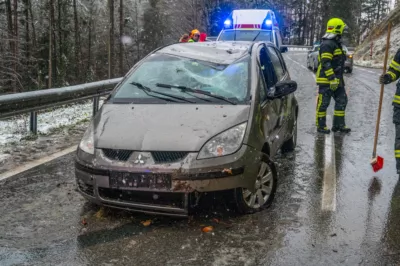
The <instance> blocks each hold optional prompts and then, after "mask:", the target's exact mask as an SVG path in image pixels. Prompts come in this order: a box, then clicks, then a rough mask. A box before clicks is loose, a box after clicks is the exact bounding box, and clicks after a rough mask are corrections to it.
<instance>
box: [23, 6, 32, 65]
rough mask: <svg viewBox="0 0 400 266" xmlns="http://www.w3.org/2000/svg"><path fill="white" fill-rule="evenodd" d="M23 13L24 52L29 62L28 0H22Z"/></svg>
mask: <svg viewBox="0 0 400 266" xmlns="http://www.w3.org/2000/svg"><path fill="white" fill-rule="evenodd" d="M24 5H25V9H24V15H25V42H26V43H25V53H26V58H27V60H28V62H29V58H30V56H31V48H30V47H31V38H30V33H29V3H28V0H24Z"/></svg>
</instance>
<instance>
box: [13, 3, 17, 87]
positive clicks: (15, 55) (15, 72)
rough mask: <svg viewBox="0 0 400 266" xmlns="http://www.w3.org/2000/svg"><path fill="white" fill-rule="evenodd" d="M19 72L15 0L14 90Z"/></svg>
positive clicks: (15, 7) (15, 6)
mask: <svg viewBox="0 0 400 266" xmlns="http://www.w3.org/2000/svg"><path fill="white" fill-rule="evenodd" d="M17 73H18V0H14V75H15V77H16V78H15V81H14V86H13V90H14V93H16V92H17V81H16V79H17Z"/></svg>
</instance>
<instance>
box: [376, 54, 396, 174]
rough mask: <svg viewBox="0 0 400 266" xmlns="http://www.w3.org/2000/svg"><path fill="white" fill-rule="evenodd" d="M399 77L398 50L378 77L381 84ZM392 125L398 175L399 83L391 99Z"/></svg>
mask: <svg viewBox="0 0 400 266" xmlns="http://www.w3.org/2000/svg"><path fill="white" fill-rule="evenodd" d="M399 77H400V49H399V50H397V53H396V55H395V56H394V58H393V60H392V62H391V63H390V66H389V70H388V71H387V72H386V73H385V74H383V75H381V76H380V77H379V82H380V83H381V84H389V83H392V82H394V81H396V80H398V79H399ZM392 105H393V123H394V125H395V129H396V138H395V141H394V156H395V158H396V168H397V173H398V174H400V82H398V83H397V85H396V94H395V95H394V99H393V103H392Z"/></svg>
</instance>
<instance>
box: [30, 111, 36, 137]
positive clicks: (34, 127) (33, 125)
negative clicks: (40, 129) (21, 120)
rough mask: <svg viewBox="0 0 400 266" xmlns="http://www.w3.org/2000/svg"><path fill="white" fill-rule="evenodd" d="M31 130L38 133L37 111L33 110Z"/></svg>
mask: <svg viewBox="0 0 400 266" xmlns="http://www.w3.org/2000/svg"><path fill="white" fill-rule="evenodd" d="M29 130H30V132H31V133H32V134H35V135H37V112H36V111H33V112H31V115H30V121H29Z"/></svg>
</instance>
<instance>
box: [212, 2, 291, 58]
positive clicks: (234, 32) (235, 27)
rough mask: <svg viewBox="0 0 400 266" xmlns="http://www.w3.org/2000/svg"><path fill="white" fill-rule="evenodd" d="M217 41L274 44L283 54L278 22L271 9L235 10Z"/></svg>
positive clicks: (284, 48)
mask: <svg viewBox="0 0 400 266" xmlns="http://www.w3.org/2000/svg"><path fill="white" fill-rule="evenodd" d="M217 41H253V42H254V41H264V42H272V43H273V44H275V46H276V47H278V48H279V49H280V50H281V52H286V51H287V48H286V47H284V46H282V38H281V35H280V32H279V25H278V21H277V20H276V17H275V13H274V12H273V11H272V10H269V9H241V10H234V11H233V12H232V13H231V14H230V16H229V17H228V18H227V19H226V20H225V22H224V28H223V29H222V31H221V32H220V34H219V36H218V38H217Z"/></svg>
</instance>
